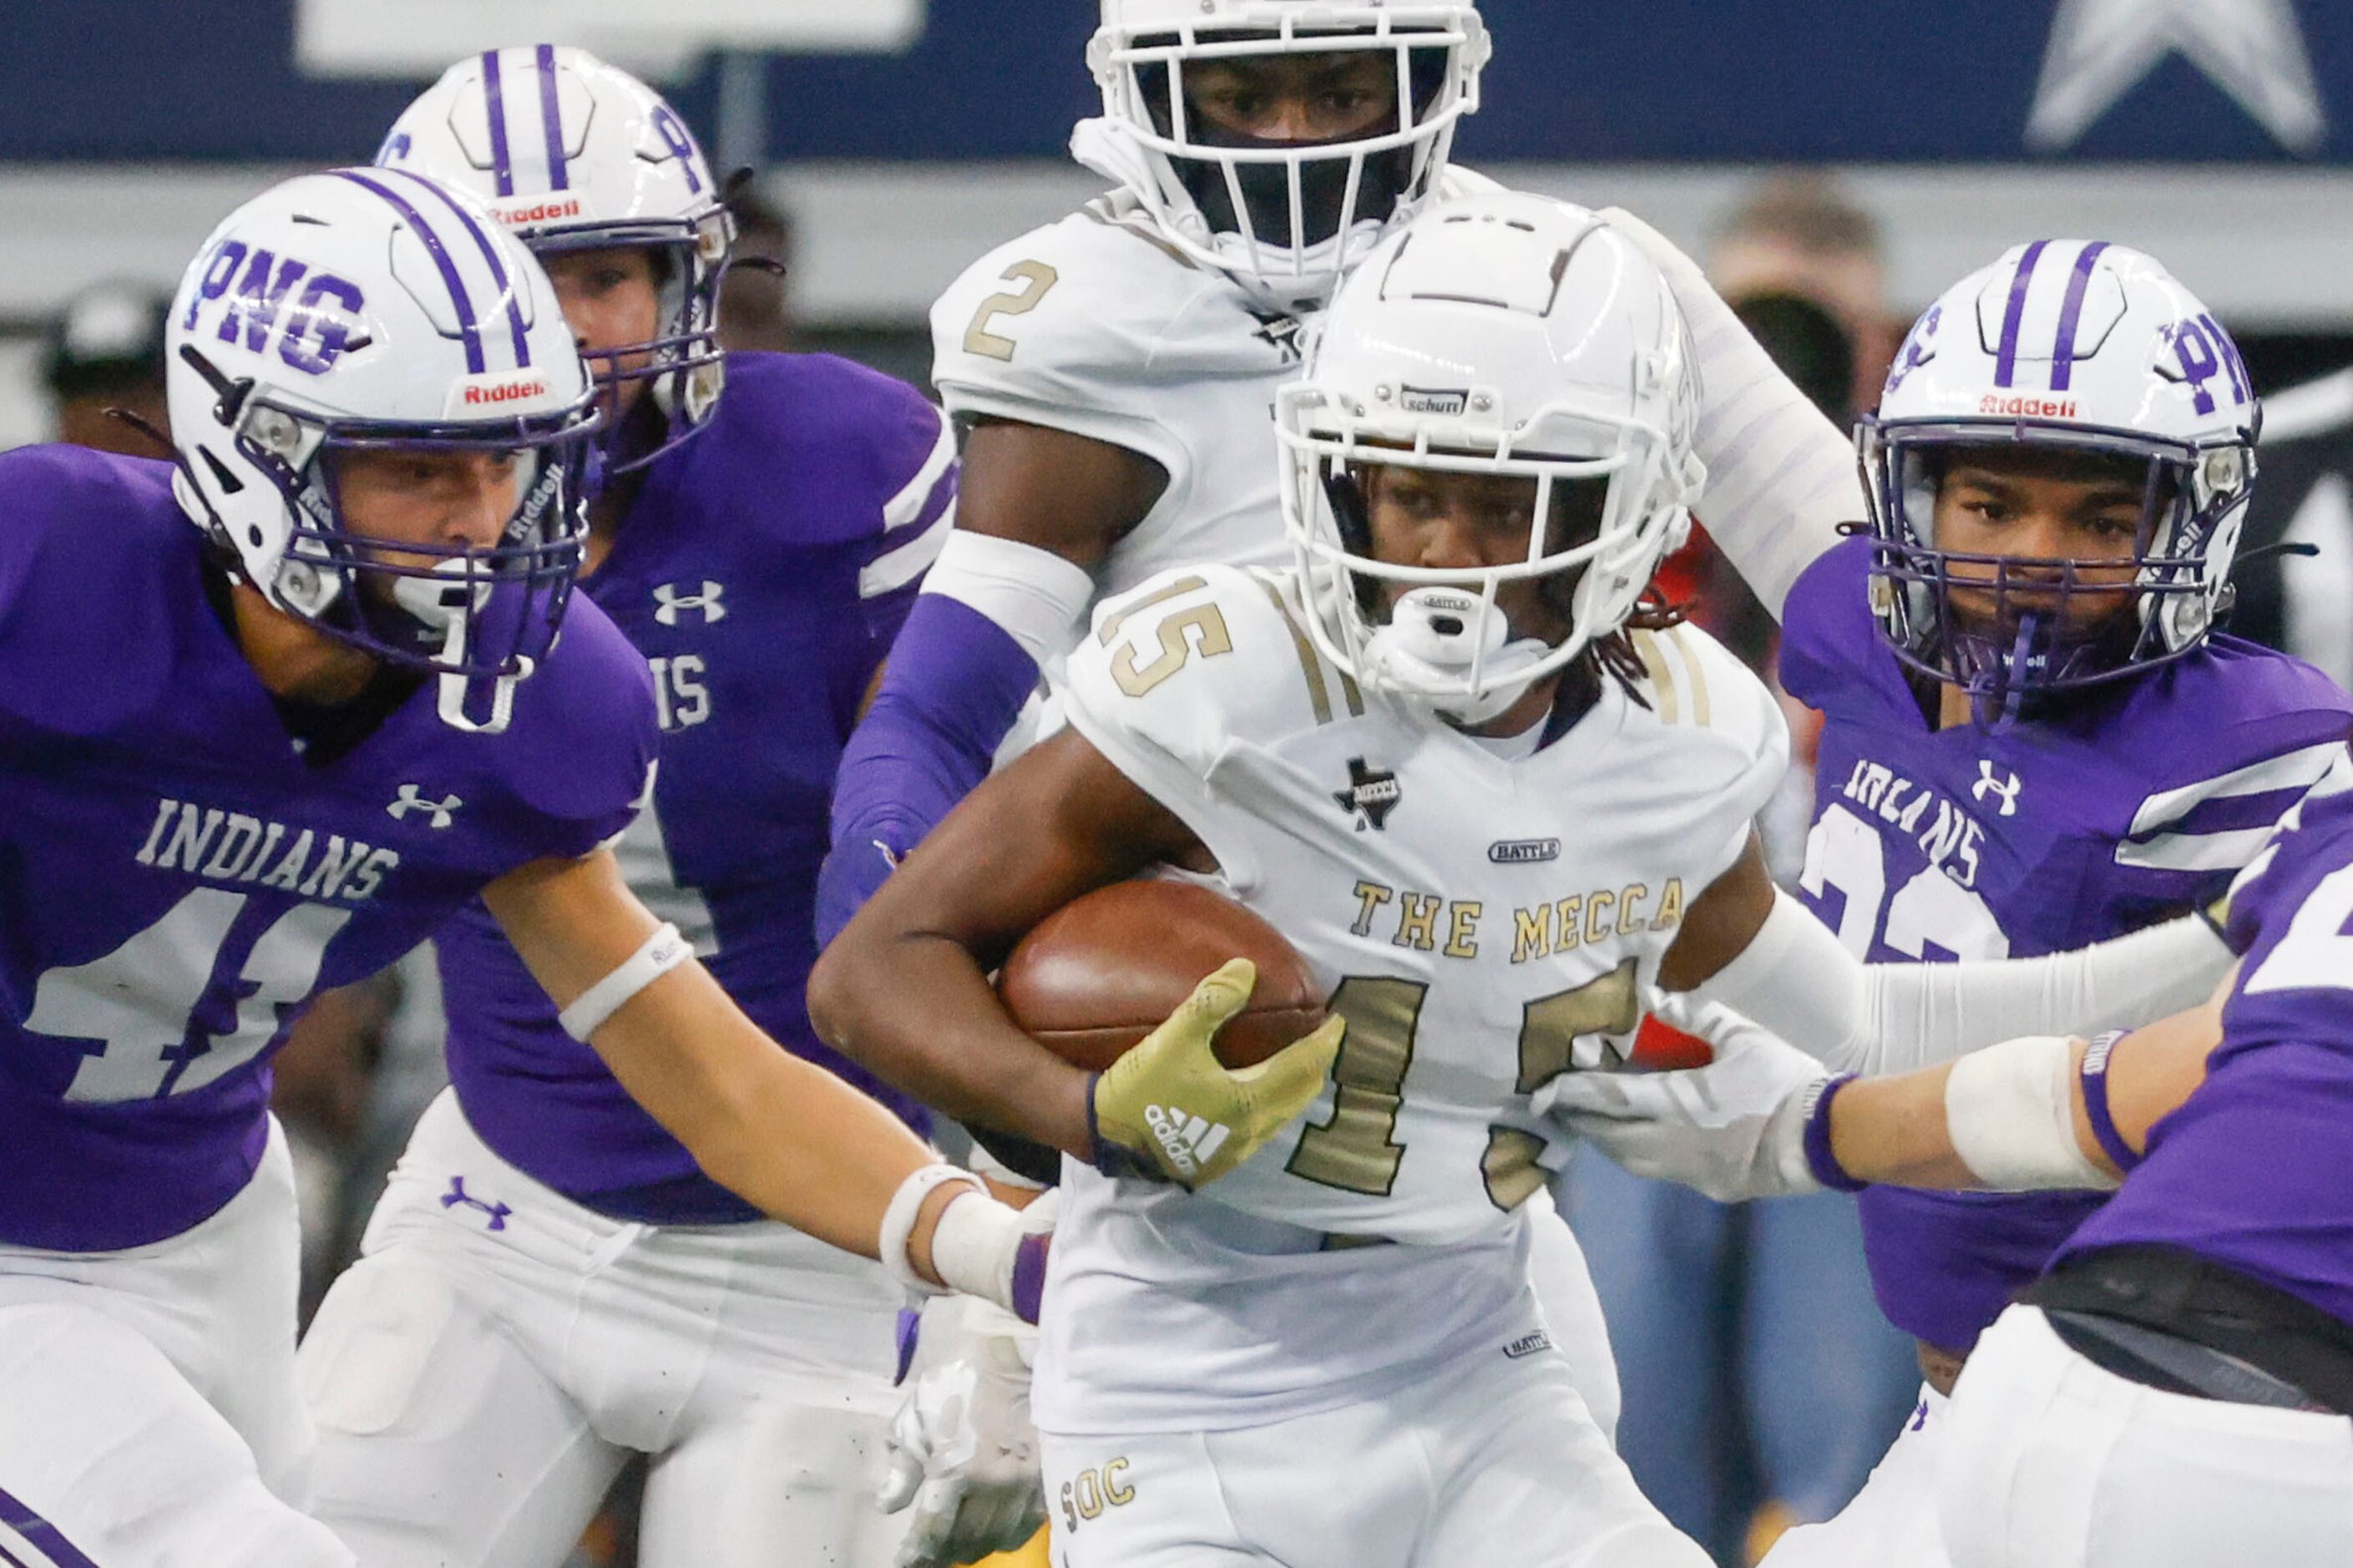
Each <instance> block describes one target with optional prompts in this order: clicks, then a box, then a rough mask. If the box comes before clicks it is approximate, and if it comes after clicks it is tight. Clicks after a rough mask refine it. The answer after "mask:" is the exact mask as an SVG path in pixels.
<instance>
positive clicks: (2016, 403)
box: [1978, 392, 2075, 419]
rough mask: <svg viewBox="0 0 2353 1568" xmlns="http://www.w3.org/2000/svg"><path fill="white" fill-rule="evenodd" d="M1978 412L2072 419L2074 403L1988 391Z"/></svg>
mask: <svg viewBox="0 0 2353 1568" xmlns="http://www.w3.org/2000/svg"><path fill="white" fill-rule="evenodd" d="M1978 413H1980V414H2007V415H2009V416H2011V417H2013V418H2019V419H2073V417H2075V405H2074V404H2073V403H2072V402H2065V403H2063V402H2061V401H2060V400H2059V399H2058V398H2055V397H2004V396H2002V395H2000V393H1994V392H1989V393H1987V394H1986V395H1985V401H1984V402H1982V403H1980V404H1978Z"/></svg>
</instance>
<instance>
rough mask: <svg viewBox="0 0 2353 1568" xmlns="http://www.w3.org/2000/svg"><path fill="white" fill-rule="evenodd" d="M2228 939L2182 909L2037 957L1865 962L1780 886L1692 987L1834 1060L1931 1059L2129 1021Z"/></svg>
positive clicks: (2191, 989)
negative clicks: (1750, 930) (1752, 927)
mask: <svg viewBox="0 0 2353 1568" xmlns="http://www.w3.org/2000/svg"><path fill="white" fill-rule="evenodd" d="M2231 957H2232V955H2231V951H2230V949H2229V948H2228V947H2226V946H2225V945H2224V944H2223V942H2222V940H2221V937H2219V936H2217V935H2216V934H2215V932H2214V930H2213V928H2212V927H2211V926H2210V925H2208V924H2207V923H2206V921H2203V920H2202V919H2200V918H2199V917H2197V916H2195V915H2185V916H2183V917H2181V918H2180V919H2179V920H2171V921H2166V922H2165V923H2163V924H2162V925H2156V926H2151V927H2149V928H2148V929H2147V930H2145V931H2135V932H2133V933H2132V934H2131V935H2130V936H2123V937H2118V938H2116V939H2115V940H2114V941H2112V942H2098V943H2095V944H2094V945H2093V946H2090V947H2086V948H2079V949H2076V950H2075V951H2073V952H2054V953H2051V954H2048V955H2046V956H2044V957H2041V958H2020V959H2005V960H2001V961H2000V962H1988V963H1873V964H1866V963H1862V962H1861V961H1859V960H1857V959H1856V958H1855V956H1854V955H1853V954H1852V953H1851V952H1847V950H1846V949H1844V948H1843V947H1841V946H1840V945H1839V942H1838V938H1837V937H1836V936H1834V935H1833V934H1831V931H1830V928H1828V927H1827V926H1825V925H1823V924H1822V923H1821V922H1820V921H1817V920H1815V919H1814V918H1813V916H1811V915H1810V914H1808V913H1807V912H1806V910H1805V908H1804V906H1802V905H1800V904H1799V902H1798V901H1797V900H1795V899H1792V898H1790V897H1789V896H1788V894H1786V893H1784V894H1780V895H1778V897H1777V898H1776V899H1775V900H1774V903H1773V912H1772V913H1771V914H1770V915H1768V916H1767V918H1766V921H1765V924H1764V925H1763V926H1762V927H1760V928H1759V929H1758V931H1757V935H1756V937H1755V939H1754V940H1753V941H1751V942H1749V944H1748V946H1747V947H1746V949H1745V950H1743V952H1741V954H1740V956H1739V957H1737V958H1736V959H1734V960H1733V961H1732V962H1731V963H1728V964H1726V965H1725V967H1724V968H1723V969H1722V970H1721V971H1719V972H1718V973H1716V974H1715V976H1714V977H1713V978H1711V979H1710V980H1709V981H1708V982H1707V983H1706V984H1704V985H1701V986H1699V987H1698V988H1697V989H1696V990H1695V991H1694V995H1696V996H1698V997H1699V998H1700V999H1701V1000H1702V1001H1706V1002H1715V1003H1721V1004H1722V1005H1725V1006H1726V1007H1730V1008H1731V1009H1733V1010H1734V1011H1735V1012H1736V1013H1741V1014H1744V1015H1746V1016H1748V1017H1750V1018H1752V1019H1754V1020H1756V1022H1757V1023H1759V1024H1761V1025H1763V1026H1765V1027H1766V1028H1767V1029H1770V1030H1771V1031H1772V1032H1773V1033H1775V1034H1777V1035H1778V1036H1780V1037H1782V1038H1783V1039H1785V1040H1788V1041H1789V1042H1790V1043H1791V1044H1792V1045H1795V1046H1796V1047H1798V1048H1799V1049H1800V1050H1802V1051H1804V1052H1805V1053H1806V1054H1807V1055H1809V1056H1811V1057H1814V1058H1817V1059H1818V1060H1820V1061H1821V1062H1822V1063H1823V1064H1824V1065H1825V1066H1827V1067H1829V1068H1831V1069H1833V1070H1834V1071H1838V1072H1854V1073H1862V1074H1865V1075H1869V1076H1877V1075H1881V1074H1885V1073H1901V1072H1909V1071H1911V1070H1913V1069H1914V1068H1922V1067H1931V1066H1934V1065H1936V1063H1939V1062H1946V1061H1950V1060H1952V1059H1953V1058H1956V1057H1960V1056H1964V1055H1966V1054H1968V1052H1970V1051H1974V1050H1979V1049H1982V1048H1983V1047H1987V1046H1990V1045H1994V1044H1997V1043H1998V1042H2000V1041H2002V1040H2006V1039H2009V1038H2010V1037H2013V1036H2019V1035H2052V1034H2059V1035H2067V1034H2073V1035H2093V1034H2097V1033H2099V1032H2101V1031H2103V1030H2106V1029H2122V1028H2132V1027H2136V1026H2139V1025H2143V1024H2147V1023H2152V1022H2154V1021H2155V1020H2157V1019H2158V1018H2163V1017H2166V1016H2170V1015H2172V1014H2174V1013H2178V1012H2180V1011H2181V1010H2182V1009H2184V1008H2186V1007H2194V1006H2196V1005H2198V1004H2200V1002H2203V1001H2204V1000H2206V998H2207V997H2208V996H2209V995H2211V994H2212V993H2213V990H2214V986H2215V985H2216V984H2217V983H2218V982H2220V981H2221V978H2222V974H2223V973H2224V971H2225V970H2227V969H2228V968H2229V967H2230V964H2231Z"/></svg>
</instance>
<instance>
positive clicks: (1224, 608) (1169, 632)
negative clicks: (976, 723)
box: [1068, 565, 1365, 777]
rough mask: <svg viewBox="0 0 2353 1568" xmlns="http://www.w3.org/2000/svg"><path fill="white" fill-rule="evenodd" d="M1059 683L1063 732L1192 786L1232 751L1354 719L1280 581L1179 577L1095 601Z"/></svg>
mask: <svg viewBox="0 0 2353 1568" xmlns="http://www.w3.org/2000/svg"><path fill="white" fill-rule="evenodd" d="M1068 681H1069V689H1070V691H1069V695H1070V709H1071V721H1072V722H1073V723H1074V724H1077V725H1078V726H1079V728H1080V729H1081V731H1082V732H1083V733H1085V734H1086V736H1087V737H1088V739H1090V740H1092V741H1094V742H1096V743H1097V745H1098V746H1099V747H1100V748H1101V749H1102V750H1103V751H1104V752H1105V753H1106V754H1107V755H1110V756H1112V758H1113V761H1115V762H1118V761H1122V755H1121V753H1122V752H1123V751H1126V752H1134V750H1136V749H1137V748H1138V747H1141V748H1142V749H1144V750H1145V751H1147V752H1153V753H1157V754H1159V755H1161V756H1165V757H1166V758H1170V759H1173V760H1174V761H1175V762H1176V763H1177V764H1178V765H1179V766H1181V767H1183V768H1185V769H1186V770H1187V771H1189V772H1190V773H1193V774H1194V775H1195V776H1197V777H1198V776H1199V775H1202V774H1205V773H1207V772H1208V770H1209V768H1210V767H1211V766H1212V765H1213V764H1215V763H1216V762H1217V761H1218V759H1219V757H1221V756H1223V755H1224V754H1225V753H1226V752H1227V751H1228V750H1229V749H1230V748H1231V747H1233V746H1234V745H1236V744H1238V743H1240V744H1255V745H1261V746H1265V745H1271V744H1274V743H1275V742H1279V741H1281V740H1282V739H1284V738H1286V737H1288V736H1291V735H1295V734H1298V733H1299V732H1301V731H1305V730H1309V729H1313V728H1314V727H1315V726H1317V725H1320V724H1324V723H1329V722H1331V721H1333V720H1334V719H1335V718H1338V719H1346V718H1350V717H1354V716H1360V715H1362V714H1363V712H1364V710H1365V702H1364V697H1363V695H1362V694H1361V693H1360V692H1359V691H1358V690H1357V689H1356V683H1355V682H1354V681H1353V680H1350V679H1347V678H1346V677H1345V676H1344V675H1342V674H1341V673H1340V671H1339V670H1338V669H1337V668H1334V667H1333V665H1332V664H1331V663H1330V662H1329V661H1328V660H1326V659H1324V658H1323V657H1322V656H1321V655H1320V654H1318V653H1317V652H1316V649H1315V646H1314V641H1313V639H1312V638H1311V637H1310V636H1309V634H1308V631H1307V626H1306V623H1305V621H1304V619H1303V613H1302V611H1301V609H1300V606H1299V603H1298V599H1297V595H1296V592H1295V590H1294V588H1293V582H1292V578H1291V574H1289V573H1288V572H1277V571H1246V570H1243V569H1241V568H1238V567H1232V566H1216V565H1211V566H1198V567H1191V568H1187V569H1182V570H1178V571H1175V572H1167V573H1163V574H1161V575H1159V576H1157V577H1154V578H1152V579H1151V580H1150V581H1148V582H1146V583H1145V584H1142V585H1141V586H1139V587H1138V588H1136V589H1135V590H1134V592H1133V593H1129V594H1124V595H1120V596H1119V597H1118V598H1115V599H1110V600H1106V601H1105V602H1104V603H1103V604H1102V605H1098V606H1097V607H1096V610H1095V616H1094V626H1093V630H1092V635H1090V636H1089V637H1086V638H1085V639H1084V640H1083V641H1082V643H1081V644H1080V646H1079V647H1078V648H1077V649H1075V650H1074V651H1073V652H1072V653H1071V658H1070V663H1069V667H1068Z"/></svg>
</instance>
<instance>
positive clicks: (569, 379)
mask: <svg viewBox="0 0 2353 1568" xmlns="http://www.w3.org/2000/svg"><path fill="white" fill-rule="evenodd" d="M166 350H167V353H168V355H169V357H168V360H167V362H166V367H165V382H166V393H167V396H168V399H169V403H170V408H171V419H172V440H173V444H174V447H175V449H176V451H177V453H178V458H179V464H178V467H179V472H178V477H177V479H175V480H174V489H175V491H176V493H177V495H178V498H179V500H180V504H181V506H182V508H183V509H184V510H185V511H186V512H187V514H188V516H189V517H190V518H191V519H193V520H194V521H195V522H196V524H197V525H198V526H199V527H201V528H203V529H204V530H205V531H206V532H207V533H208V534H209V535H210V536H211V537H212V539H213V540H214V542H216V544H217V545H218V546H219V547H220V548H221V549H222V550H224V551H225V552H233V554H234V559H235V563H236V564H235V570H236V571H237V574H238V575H239V576H240V577H241V578H242V579H243V580H244V581H246V582H248V583H249V584H252V585H253V586H254V587H255V588H256V589H258V590H259V592H260V593H261V594H262V595H263V596H264V597H265V598H267V599H268V600H269V603H270V604H272V605H276V606H277V607H278V608H280V609H281V610H284V611H285V612H287V613H288V614H290V615H292V616H299V617H300V618H301V619H302V620H305V621H308V622H310V623H311V625H313V626H318V627H319V628H320V629H322V631H325V632H327V633H328V634H330V635H331V636H333V637H338V638H340V639H342V640H343V641H346V642H349V643H353V644H355V645H357V646H359V647H364V648H365V649H367V650H368V651H369V652H371V653H373V654H375V655H377V656H378V657H380V658H388V659H391V660H394V661H396V662H398V663H401V664H406V665H408V666H410V667H412V668H419V669H423V670H426V671H427V672H430V673H433V674H436V675H439V676H442V677H444V678H445V679H444V681H443V689H442V715H443V717H444V718H446V719H448V720H449V721H450V722H452V723H453V724H458V725H459V726H460V727H464V728H472V729H496V728H500V727H502V726H503V724H504V721H505V716H506V712H507V709H508V705H509V703H511V701H512V688H513V685H514V683H515V682H516V681H518V680H521V679H523V678H524V677H525V676H528V675H529V674H530V673H531V671H532V668H533V665H534V664H535V663H536V661H537V660H538V659H539V658H543V656H544V655H545V653H546V651H547V648H548V647H549V646H550V645H551V644H552V643H553V642H554V637H555V631H556V627H557V626H558V624H559V623H560V621H561V619H562V617H563V614H564V608H565V602H566V600H567V599H568V597H569V595H570V594H571V590H572V583H573V578H574V576H575V574H576V573H577V572H578V570H579V564H580V541H581V537H582V535H583V532H584V531H585V529H586V512H585V510H584V507H583V502H582V499H581V487H580V485H579V482H578V480H579V478H580V475H581V472H582V470H583V468H585V466H586V448H587V445H588V441H589V438H590V437H591V435H592V434H593V432H594V431H595V429H596V395H595V392H594V389H593V388H592V387H591V385H590V384H589V379H588V373H587V369H586V366H585V365H583V364H582V363H581V360H580V353H579V351H578V349H576V348H575V346H574V344H573V341H572V332H571V331H570V329H569V328H567V327H566V326H565V324H564V316H563V313H562V312H561V311H560V310H557V308H556V303H555V293H554V288H553V287H552V286H551V285H550V284H549V282H548V280H547V275H546V274H545V273H544V272H543V271H542V270H541V269H540V266H539V263H538V262H536V261H534V260H533V259H532V257H531V254H530V253H529V252H528V251H526V250H524V249H523V247H522V246H521V245H519V244H517V243H516V242H515V241H514V240H513V239H512V238H511V237H509V236H507V235H506V234H504V233H502V232H501V229H500V227H499V226H498V224H497V223H495V222H494V221H492V220H491V216H490V215H489V214H487V213H485V212H484V211H482V209H481V208H480V207H479V206H477V205H475V204H474V203H473V202H472V201H470V199H468V198H467V197H465V196H463V195H460V194H459V193H456V192H453V191H450V190H448V189H447V188H446V187H443V186H440V185H437V184H434V183H433V182H432V181H430V180H427V179H424V178H422V177H420V176H417V175H415V174H403V173H398V172H396V171H392V170H386V169H369V168H362V169H335V170H330V171H328V172H327V173H325V174H305V175H303V176H301V177H300V178H298V179H293V180H289V181H287V182H286V183H285V184H280V185H278V186H275V187H273V188H272V189H270V190H269V191H265V192H264V193H262V194H261V195H259V196H256V197H255V198H254V199H253V200H251V201H249V202H248V203H246V204H245V205H243V206H241V207H239V208H237V211H236V212H234V213H232V214H230V215H229V216H228V217H227V219H226V220H224V221H223V222H222V224H221V225H220V226H219V227H218V228H216V229H215V230H214V231H213V233H212V237H211V238H209V239H207V240H206V242H205V246H204V248H203V250H201V251H200V252H198V254H197V256H196V258H195V261H194V262H193V263H192V264H191V265H190V266H189V268H188V269H187V272H186V274H185V276H184V277H183V278H182V279H181V281H180V287H179V291H178V293H177V295H176V296H175V297H174V300H173V304H172V315H171V319H170V321H169V323H168V331H167V342H166ZM383 447H414V448H421V449H429V450H434V451H449V450H477V451H480V450H488V451H492V452H499V453H507V452H512V453H517V454H519V455H521V456H522V457H523V458H525V459H526V460H525V462H524V463H523V464H522V472H521V474H520V476H519V479H518V481H517V490H516V493H517V497H518V500H517V503H516V508H515V511H514V515H513V518H512V521H510V522H509V523H508V525H507V530H506V534H505V538H504V540H503V541H502V542H501V543H499V544H497V545H495V546H493V547H491V548H490V549H488V550H469V549H463V548H459V547H454V546H435V545H427V544H416V545H411V544H403V545H402V546H401V547H400V552H399V554H398V555H397V556H396V557H394V558H391V559H386V558H385V556H384V555H382V554H380V553H379V552H375V551H373V550H371V549H369V548H368V546H367V541H366V540H365V538H364V536H363V535H361V534H359V533H357V532H355V531H353V530H352V529H351V528H350V527H349V526H348V525H347V523H346V521H345V518H344V515H343V508H342V503H341V500H340V498H339V496H338V494H337V488H336V475H335V464H334V461H333V458H335V456H336V455H337V454H338V453H340V452H344V451H350V450H355V449H363V448H364V449H376V448H383ZM482 682H487V683H489V689H488V692H487V702H488V714H489V716H488V718H486V719H485V718H482V717H480V713H481V711H482V710H483V700H484V698H485V693H484V692H483V691H482V690H480V688H479V683H482Z"/></svg>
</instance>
